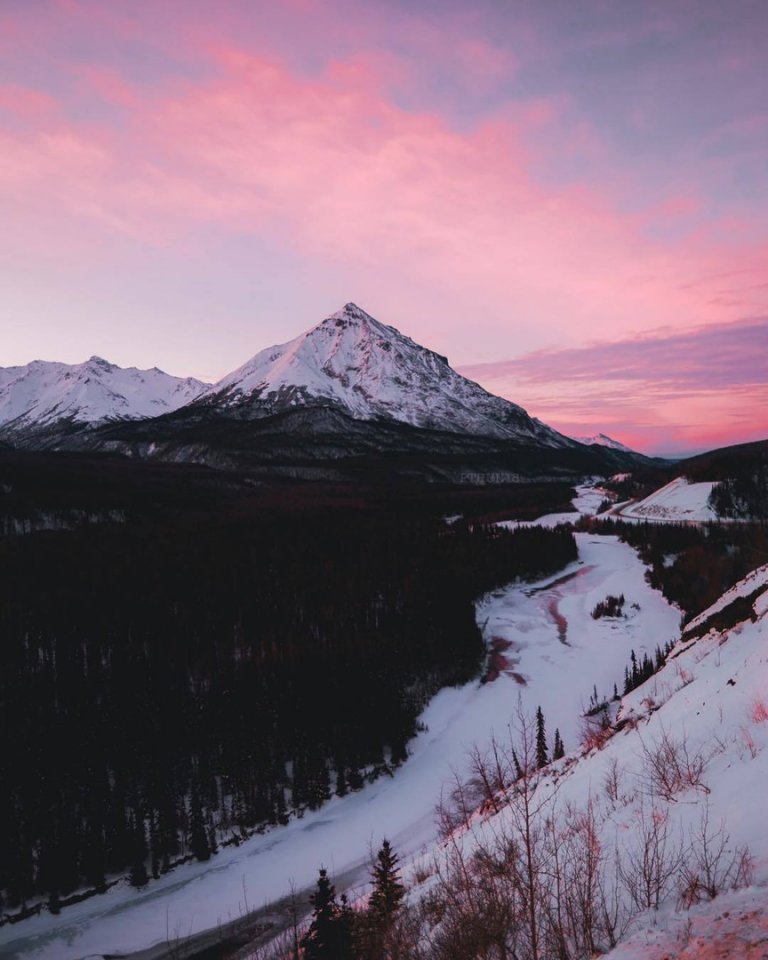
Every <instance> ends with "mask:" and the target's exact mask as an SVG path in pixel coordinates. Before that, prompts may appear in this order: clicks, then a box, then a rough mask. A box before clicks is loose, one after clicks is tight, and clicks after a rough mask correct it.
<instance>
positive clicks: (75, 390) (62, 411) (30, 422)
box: [0, 357, 206, 435]
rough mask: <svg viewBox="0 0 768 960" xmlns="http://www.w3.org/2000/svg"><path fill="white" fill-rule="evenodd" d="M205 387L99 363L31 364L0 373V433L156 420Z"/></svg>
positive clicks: (158, 372) (153, 372) (189, 380)
mask: <svg viewBox="0 0 768 960" xmlns="http://www.w3.org/2000/svg"><path fill="white" fill-rule="evenodd" d="M205 388H206V384H204V383H201V382H200V381H199V380H194V379H192V378H191V377H188V378H186V379H182V378H180V377H172V376H170V375H169V374H167V373H163V371H162V370H158V369H157V367H154V368H153V369H152V370H138V369H136V367H129V368H127V369H123V368H121V367H118V366H116V365H115V364H113V363H108V362H107V361H106V360H102V359H101V358H100V357H91V358H90V360H86V362H85V363H78V364H67V363H55V362H48V361H44V360H34V361H33V362H32V363H28V364H27V365H26V366H23V367H3V368H0V431H3V432H5V433H7V434H11V435H12V434H13V433H15V432H21V431H24V430H26V429H29V428H30V427H33V428H41V427H51V426H54V425H55V424H56V423H58V422H60V421H69V420H71V421H75V422H76V423H87V424H96V423H100V422H104V421H108V420H127V419H137V418H140V417H156V416H158V415H159V414H161V413H168V412H169V411H171V410H176V409H177V408H178V407H181V406H183V405H184V404H186V403H189V402H190V401H191V400H194V399H195V397H197V396H199V395H200V393H202V391H203V390H204V389H205Z"/></svg>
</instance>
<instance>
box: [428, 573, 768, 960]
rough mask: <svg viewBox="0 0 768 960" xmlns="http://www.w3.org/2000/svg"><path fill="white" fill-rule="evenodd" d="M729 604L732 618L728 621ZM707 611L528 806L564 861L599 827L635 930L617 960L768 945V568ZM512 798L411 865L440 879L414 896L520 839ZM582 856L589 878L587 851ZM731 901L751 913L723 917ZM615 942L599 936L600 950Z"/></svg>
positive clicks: (615, 913)
mask: <svg viewBox="0 0 768 960" xmlns="http://www.w3.org/2000/svg"><path fill="white" fill-rule="evenodd" d="M738 597H742V598H744V597H749V598H751V599H750V602H749V605H750V608H751V609H750V610H745V609H743V608H741V607H736V608H734V607H733V606H730V605H729V604H732V603H733V600H735V599H736V598H738ZM728 609H730V611H731V613H732V616H731V618H730V622H728V623H724V622H723V620H722V619H720V620H718V619H717V615H718V614H719V615H720V616H721V617H722V614H723V611H724V610H728ZM696 622H698V623H699V625H701V624H702V623H707V622H711V623H714V624H715V625H714V626H713V627H712V629H710V630H709V631H708V632H706V633H703V634H701V635H700V636H698V637H695V636H694V637H693V638H692V636H691V632H690V631H691V625H689V626H688V627H687V628H686V632H685V634H684V635H683V637H682V638H681V639H680V640H679V641H678V642H677V644H676V645H675V647H674V648H673V649H672V651H671V653H670V655H669V657H668V658H667V661H666V664H665V665H664V666H663V667H662V668H661V669H660V670H658V672H657V673H655V675H654V676H652V677H651V678H650V679H649V680H647V681H646V682H645V683H643V684H642V685H640V686H639V687H637V688H636V689H635V690H633V691H632V692H631V693H629V694H627V695H625V696H624V697H623V698H622V699H621V703H620V705H619V707H618V710H616V708H615V706H612V707H611V708H610V716H611V718H612V722H611V727H610V729H609V730H608V731H607V732H605V733H601V734H600V735H599V736H596V737H594V738H590V739H587V740H585V742H584V743H583V745H582V746H581V747H580V748H579V749H578V750H577V751H575V752H572V753H571V754H570V755H567V756H566V757H565V758H564V759H563V760H561V761H558V762H556V763H554V764H552V765H551V766H550V767H548V768H547V769H546V770H545V771H543V772H542V774H541V775H540V777H538V779H537V780H535V781H534V787H533V790H534V794H533V796H532V798H531V800H530V807H531V808H534V809H536V810H538V811H541V812H542V816H543V817H552V818H556V819H555V820H554V821H553V822H554V830H555V835H556V836H558V837H559V840H560V842H561V843H562V845H563V846H562V847H561V849H560V853H561V855H562V857H563V858H564V861H565V858H567V856H568V853H567V844H568V843H569V842H571V841H572V838H573V837H574V836H578V833H579V831H584V830H585V824H588V825H589V826H588V831H589V832H588V833H587V834H586V836H587V839H588V842H589V846H590V850H591V852H592V855H593V856H594V858H595V859H594V861H593V864H599V867H598V866H594V869H599V870H600V872H601V876H602V877H603V880H602V881H601V882H602V883H603V888H602V889H603V890H604V891H605V890H609V891H611V893H610V895H609V897H608V901H609V902H610V903H611V904H612V908H611V916H612V918H618V926H617V928H616V931H615V932H619V933H620V936H619V939H620V940H622V941H624V942H622V943H619V945H618V946H617V947H616V948H615V950H613V951H610V952H608V954H607V956H608V957H611V958H616V960H641V958H643V960H646V958H653V960H661V958H662V957H665V958H668V957H671V956H681V957H715V956H719V957H724V956H733V957H747V956H748V957H753V956H754V957H760V956H763V955H764V947H765V933H766V930H768V832H767V831H766V830H765V825H766V817H765V805H764V797H765V789H766V779H767V777H766V766H765V757H766V755H768V694H767V693H766V690H767V689H768V658H767V657H766V643H767V642H768V565H766V566H763V567H761V568H759V569H758V570H756V571H754V572H753V573H752V574H750V575H749V576H748V577H747V578H746V579H745V581H744V582H742V583H741V584H737V585H736V586H735V587H734V588H732V590H731V591H729V592H728V594H727V595H725V596H724V597H723V598H721V600H719V601H718V602H717V603H716V604H714V605H713V606H712V607H710V608H709V609H708V610H706V611H704V612H703V613H702V614H701V616H700V617H699V618H697V621H695V622H694V623H696ZM620 679H621V678H617V680H618V681H620ZM545 712H546V708H545ZM596 729H597V727H596ZM507 803H508V805H505V806H504V807H503V809H501V810H500V812H498V813H495V814H492V813H489V812H485V813H483V812H481V811H477V812H476V813H475V815H474V817H473V818H472V822H471V824H470V825H469V827H468V828H466V829H464V830H460V831H458V832H457V833H454V835H452V836H451V837H450V838H449V839H448V841H446V842H444V843H443V844H438V845H437V846H435V847H434V848H433V849H432V850H430V851H428V852H427V853H425V854H424V856H423V857H422V858H421V859H420V860H419V861H417V862H416V864H415V865H414V868H413V871H412V876H414V877H422V878H423V877H424V876H426V875H428V874H429V878H428V879H427V880H426V882H424V883H423V884H420V885H417V887H416V889H415V891H414V892H413V893H412V897H413V898H418V897H419V896H421V895H423V894H424V893H428V892H432V893H433V894H434V891H435V887H436V878H437V877H440V876H442V877H445V876H446V875H447V874H448V873H449V872H450V869H451V866H450V865H451V862H453V863H454V865H455V864H456V863H457V862H458V860H457V853H456V851H460V856H461V862H462V863H463V864H464V867H465V869H466V865H467V864H469V865H470V866H469V870H470V871H471V870H472V869H473V867H472V864H473V858H474V856H475V854H476V853H477V852H478V851H479V850H481V849H482V850H484V851H488V850H498V849H499V848H498V843H499V840H500V839H501V840H502V841H504V842H506V843H509V842H510V841H511V840H512V839H513V838H515V837H516V836H518V835H519V831H520V823H521V821H520V819H519V809H520V808H519V806H517V807H516V801H515V799H514V792H513V791H510V792H509V794H508V797H507ZM516 809H517V810H518V814H517V816H518V819H516V814H515V810H516ZM550 823H551V822H550ZM558 824H559V826H558ZM548 829H552V826H551V825H550V826H549V827H548ZM537 842H539V841H537ZM580 849H581V850H582V852H583V847H582V848H580ZM574 863H575V865H576V871H577V878H578V877H580V876H583V870H584V861H581V860H580V859H576V860H575V861H574ZM638 880H641V881H642V882H641V883H640V884H639V885H638V883H637V881H638ZM464 882H466V881H464ZM644 884H646V886H645V887H644V886H643V885H644ZM641 888H642V889H641ZM736 888H739V889H736ZM731 890H735V891H736V892H730V891H731ZM598 895H601V894H598ZM545 896H548V895H545ZM649 901H650V905H649ZM656 903H658V906H656ZM689 908H690V912H689ZM732 910H733V911H734V912H736V916H737V917H738V918H739V919H741V920H743V921H744V922H743V924H733V923H723V922H722V921H723V919H724V918H726V919H727V918H729V917H730V911H732ZM597 930H598V927H597V926H596V927H595V931H597ZM610 945H611V944H610V942H609V940H606V939H605V938H603V939H602V941H600V940H599V936H598V943H597V947H598V951H597V952H602V951H603V950H605V949H606V948H607V947H610ZM748 946H749V948H748ZM753 951H754V952H753Z"/></svg>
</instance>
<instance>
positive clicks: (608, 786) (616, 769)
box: [603, 757, 622, 806]
mask: <svg viewBox="0 0 768 960" xmlns="http://www.w3.org/2000/svg"><path fill="white" fill-rule="evenodd" d="M621 781H622V773H621V767H620V766H619V761H618V759H617V758H616V757H612V758H611V761H610V762H609V764H608V770H607V771H606V773H605V776H604V777H603V788H604V789H605V794H606V796H607V797H608V799H609V800H610V801H611V803H612V804H614V806H615V805H616V804H617V803H618V801H619V793H620V791H621Z"/></svg>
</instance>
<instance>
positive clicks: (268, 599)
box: [0, 494, 576, 916]
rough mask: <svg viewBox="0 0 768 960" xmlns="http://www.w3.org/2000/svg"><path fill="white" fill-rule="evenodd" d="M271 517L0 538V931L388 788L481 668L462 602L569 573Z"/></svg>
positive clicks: (397, 515)
mask: <svg viewBox="0 0 768 960" xmlns="http://www.w3.org/2000/svg"><path fill="white" fill-rule="evenodd" d="M558 495H559V494H558ZM284 501H285V503H284V504H283V505H282V506H281V505H280V503H279V502H277V503H276V502H275V498H273V499H272V501H271V502H270V503H269V506H268V509H267V508H258V509H254V508H253V507H252V506H250V507H248V508H247V509H246V508H245V506H244V505H243V504H244V501H240V500H234V501H233V502H232V503H231V504H230V505H229V506H228V508H227V509H210V510H207V511H197V512H194V511H190V512H188V513H184V512H179V511H177V512H175V513H173V514H169V515H167V516H164V515H163V514H162V511H154V512H153V513H152V515H151V517H149V515H148V516H147V517H144V519H142V518H141V517H139V518H138V519H134V520H132V521H129V522H127V523H122V524H121V523H115V524H103V525H98V524H97V525H93V526H87V527H84V528H82V529H77V530H67V531H53V532H38V533H34V534H30V535H27V536H18V537H4V538H0V574H1V575H0V636H2V643H1V644H0V782H2V784H3V791H2V793H1V794H0V897H1V898H2V902H1V904H0V916H2V915H5V916H11V915H15V916H19V915H24V914H26V913H29V912H31V911H33V910H35V909H39V904H42V903H46V904H47V906H48V908H49V909H51V910H52V911H57V910H58V909H60V908H61V907H62V906H64V905H66V903H67V902H68V901H71V900H72V899H74V898H76V897H78V896H80V895H81V894H82V892H84V891H87V892H99V891H103V890H104V889H106V888H107V886H108V885H109V884H110V883H111V882H113V880H114V879H116V878H118V877H123V876H126V875H127V876H129V877H130V880H131V882H132V883H133V884H134V885H136V886H142V885H144V884H145V883H147V882H151V878H152V877H153V876H154V877H157V876H159V875H160V874H161V873H163V872H166V871H168V870H169V869H171V868H172V867H173V866H174V865H175V864H178V863H180V862H184V861H185V860H188V859H191V858H197V859H199V860H205V859H207V858H209V857H210V856H212V855H213V854H215V853H216V851H217V849H218V847H219V846H220V845H222V844H229V843H238V842H240V841H241V839H242V838H244V837H246V836H247V835H249V834H250V833H251V832H253V831H255V830H263V829H267V828H268V827H269V826H270V825H273V824H277V823H281V822H285V821H286V819H287V818H288V817H290V816H301V815H302V812H303V811H304V810H306V809H308V808H310V809H311V808H315V807H317V806H319V805H320V804H322V803H323V802H324V801H325V800H326V799H328V798H329V797H330V796H331V795H332V794H334V793H336V794H339V795H343V794H344V793H346V792H347V791H350V790H356V789H359V788H360V787H361V786H362V785H363V784H364V783H365V782H366V781H368V780H370V779H372V778H374V777H376V776H380V775H386V774H387V773H388V772H391V770H392V769H393V768H394V767H395V766H396V765H397V764H399V763H401V762H402V761H403V760H405V758H406V756H407V752H408V742H409V740H410V739H411V738H412V737H413V736H414V734H415V733H416V732H417V727H418V716H419V713H420V711H421V710H422V709H423V707H424V706H425V705H426V703H427V702H428V701H429V699H430V698H431V697H432V696H433V695H434V694H435V693H436V692H437V691H438V690H439V689H440V688H441V687H443V686H446V685H451V684H461V683H464V682H467V681H468V680H470V679H471V678H473V677H476V676H478V675H479V673H480V671H481V668H482V664H483V659H484V656H485V650H484V645H483V642H482V638H481V635H480V631H479V629H478V627H477V625H476V622H475V614H474V602H475V600H476V599H477V598H478V597H479V596H480V595H482V594H483V593H485V592H487V591H489V590H492V589H494V588H496V587H498V586H500V585H502V584H504V583H506V582H509V581H512V580H514V579H516V578H521V579H535V578H539V577H541V576H542V575H546V574H548V573H551V572H554V571H556V570H558V569H560V568H561V567H562V566H563V565H565V564H566V563H568V562H570V561H572V560H574V559H575V557H576V546H575V542H574V539H573V536H572V534H571V533H570V532H568V531H566V530H555V531H552V530H545V529H540V528H524V529H518V530H514V531H508V530H502V529H499V528H498V527H489V526H486V525H484V524H482V523H469V522H466V521H463V522H462V521H460V522H455V523H452V524H450V523H446V522H445V520H444V519H442V517H441V516H438V515H436V514H435V513H434V512H430V511H429V510H421V511H419V510H418V509H416V508H415V507H414V505H413V503H409V504H408V506H407V508H403V507H402V506H400V507H398V505H397V504H395V503H388V504H385V505H383V506H382V505H379V506H377V507H371V506H370V505H368V504H362V505H359V506H357V507H355V506H354V505H352V504H351V503H346V504H343V505H341V506H339V505H334V504H333V503H332V502H331V503H328V502H323V503H321V504H317V505H312V503H311V500H310V498H306V497H305V499H304V501H302V502H301V505H300V507H296V506H295V505H293V506H291V507H288V506H286V505H285V504H289V503H290V501H291V498H290V496H288V495H286V496H285V497H284ZM494 509H496V505H495V504H494Z"/></svg>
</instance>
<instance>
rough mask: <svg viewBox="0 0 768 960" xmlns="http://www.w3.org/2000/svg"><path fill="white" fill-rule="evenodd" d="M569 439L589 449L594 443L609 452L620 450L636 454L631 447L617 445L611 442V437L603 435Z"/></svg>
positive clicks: (617, 443)
mask: <svg viewBox="0 0 768 960" xmlns="http://www.w3.org/2000/svg"><path fill="white" fill-rule="evenodd" d="M571 439H573V440H575V441H576V442H577V443H583V444H584V445H585V446H587V447H590V446H592V444H595V443H596V444H597V445H598V446H599V447H608V449H609V450H621V451H623V452H624V453H635V452H636V451H635V450H633V449H632V448H631V447H627V446H625V445H624V444H623V443H619V441H618V440H613V439H612V438H611V437H607V436H606V435H605V434H604V433H596V434H594V436H591V437H572V438H571Z"/></svg>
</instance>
